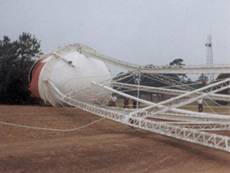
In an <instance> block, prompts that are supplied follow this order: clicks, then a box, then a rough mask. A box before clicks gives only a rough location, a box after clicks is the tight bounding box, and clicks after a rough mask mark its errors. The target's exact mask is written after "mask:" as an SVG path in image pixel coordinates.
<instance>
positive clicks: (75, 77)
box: [30, 44, 112, 106]
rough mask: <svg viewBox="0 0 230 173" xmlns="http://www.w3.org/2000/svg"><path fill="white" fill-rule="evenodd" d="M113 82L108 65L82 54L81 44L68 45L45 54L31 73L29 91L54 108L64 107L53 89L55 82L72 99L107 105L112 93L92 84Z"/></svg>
mask: <svg viewBox="0 0 230 173" xmlns="http://www.w3.org/2000/svg"><path fill="white" fill-rule="evenodd" d="M111 79H112V76H111V73H110V70H109V68H108V67H107V66H106V64H105V63H104V62H103V61H101V60H98V59H95V58H93V57H88V56H86V55H83V54H81V52H80V51H79V49H78V45H77V44H75V45H69V46H67V47H65V48H62V49H59V50H57V51H55V52H53V53H51V54H47V55H42V57H41V58H40V60H39V61H37V63H35V64H34V66H33V67H32V70H31V74H30V91H31V93H32V95H33V96H36V97H40V98H41V99H42V100H44V101H45V102H48V103H50V104H51V105H54V106H55V105H60V104H64V103H63V102H61V101H60V98H58V96H57V95H56V93H55V92H54V91H53V90H52V88H51V87H50V85H49V82H52V83H53V84H54V85H55V86H56V87H57V88H58V90H60V91H61V92H62V93H63V94H65V95H68V96H70V97H72V98H73V99H76V100H80V101H84V102H88V103H105V102H108V101H109V99H110V98H111V93H110V92H108V91H106V90H104V89H102V88H98V87H97V86H94V85H93V84H92V83H91V82H92V81H95V82H99V83H101V82H105V81H107V82H108V81H109V80H111Z"/></svg>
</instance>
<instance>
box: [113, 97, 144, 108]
mask: <svg viewBox="0 0 230 173" xmlns="http://www.w3.org/2000/svg"><path fill="white" fill-rule="evenodd" d="M109 105H110V106H113V107H116V106H117V97H116V96H115V95H114V96H112V98H111V100H110V103H109ZM137 106H138V107H139V106H140V103H137V101H136V100H133V101H132V107H133V108H137ZM129 107H130V105H129V99H128V98H124V100H123V108H129Z"/></svg>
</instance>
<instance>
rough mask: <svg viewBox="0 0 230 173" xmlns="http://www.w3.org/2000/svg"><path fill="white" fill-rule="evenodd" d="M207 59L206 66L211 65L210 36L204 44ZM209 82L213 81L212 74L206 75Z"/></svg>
mask: <svg viewBox="0 0 230 173" xmlns="http://www.w3.org/2000/svg"><path fill="white" fill-rule="evenodd" d="M205 47H206V51H207V55H206V56H207V57H206V64H207V65H213V51H212V36H211V35H208V37H207V42H206V43H205ZM208 78H209V81H212V80H214V74H209V75H208Z"/></svg>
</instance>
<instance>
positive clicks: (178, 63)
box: [169, 58, 190, 83]
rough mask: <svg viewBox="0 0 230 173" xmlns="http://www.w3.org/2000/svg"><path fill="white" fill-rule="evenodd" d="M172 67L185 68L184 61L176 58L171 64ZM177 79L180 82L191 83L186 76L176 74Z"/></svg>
mask: <svg viewBox="0 0 230 173" xmlns="http://www.w3.org/2000/svg"><path fill="white" fill-rule="evenodd" d="M169 65H170V66H178V67H182V66H184V65H185V64H184V60H183V59H181V58H175V59H174V60H172V61H171V62H170V63H169ZM174 76H175V78H177V79H178V80H179V81H180V82H183V83H187V82H190V81H189V80H188V76H187V75H186V74H174Z"/></svg>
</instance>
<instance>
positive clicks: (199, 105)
mask: <svg viewBox="0 0 230 173" xmlns="http://www.w3.org/2000/svg"><path fill="white" fill-rule="evenodd" d="M197 102H198V112H203V110H204V108H203V99H199V100H198V101H197Z"/></svg>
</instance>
